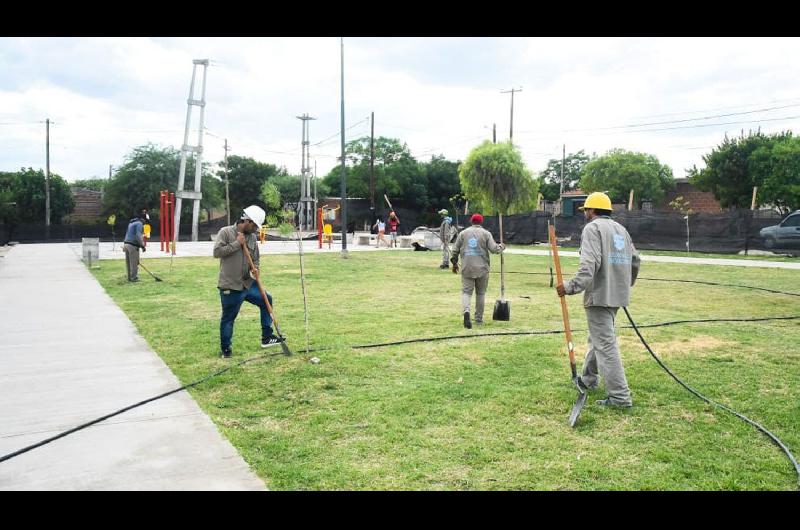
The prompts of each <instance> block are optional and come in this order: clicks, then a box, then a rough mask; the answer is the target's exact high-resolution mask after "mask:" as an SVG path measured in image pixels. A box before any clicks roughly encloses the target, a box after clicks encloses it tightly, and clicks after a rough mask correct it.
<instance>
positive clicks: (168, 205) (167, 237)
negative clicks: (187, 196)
mask: <svg viewBox="0 0 800 530" xmlns="http://www.w3.org/2000/svg"><path fill="white" fill-rule="evenodd" d="M174 210H175V194H174V193H171V192H170V191H168V190H163V191H161V193H160V208H159V218H158V229H159V235H160V236H161V239H160V241H161V251H162V252H172V255H173V256H174V255H175V211H174Z"/></svg>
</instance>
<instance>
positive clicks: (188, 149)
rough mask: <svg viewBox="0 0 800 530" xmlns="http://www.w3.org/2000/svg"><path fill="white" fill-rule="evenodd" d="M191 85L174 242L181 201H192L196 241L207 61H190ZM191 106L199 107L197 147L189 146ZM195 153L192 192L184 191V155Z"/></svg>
mask: <svg viewBox="0 0 800 530" xmlns="http://www.w3.org/2000/svg"><path fill="white" fill-rule="evenodd" d="M192 63H193V64H194V67H193V68H192V83H191V85H189V99H188V100H187V101H186V102H187V104H188V108H187V109H186V130H185V132H184V134H183V145H182V146H181V169H180V173H179V174H178V189H177V190H176V191H175V199H176V203H177V204H176V205H175V240H176V241H177V240H178V236H179V235H180V221H181V202H182V199H187V200H192V201H193V204H192V241H197V221H198V219H199V217H200V199H202V198H203V194H202V193H201V191H200V181H201V175H202V171H203V117H204V114H205V108H206V76H207V73H208V59H195V60H194V61H192ZM198 66H202V67H203V88H202V90H201V92H200V99H194V81H195V78H196V77H197V67H198ZM192 106H197V107H200V123H199V126H198V129H197V145H189V127H190V125H191V119H192ZM188 153H195V157H194V165H195V169H194V190H193V191H189V190H184V189H183V185H184V180H185V177H186V155H187V154H188Z"/></svg>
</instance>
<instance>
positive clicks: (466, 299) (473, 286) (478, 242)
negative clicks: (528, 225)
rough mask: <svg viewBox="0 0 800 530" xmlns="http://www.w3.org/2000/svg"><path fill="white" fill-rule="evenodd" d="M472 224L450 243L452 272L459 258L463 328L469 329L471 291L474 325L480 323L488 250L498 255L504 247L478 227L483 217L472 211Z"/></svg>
mask: <svg viewBox="0 0 800 530" xmlns="http://www.w3.org/2000/svg"><path fill="white" fill-rule="evenodd" d="M470 222H471V223H472V226H470V227H469V228H465V229H464V230H462V231H461V233H459V234H458V237H457V238H456V242H455V244H454V245H453V257H452V258H451V259H450V261H451V262H452V263H453V273H454V274H456V273H458V270H459V268H458V258H459V257H461V258H463V263H464V266H463V268H462V270H461V305H462V307H463V310H464V327H465V328H468V329H471V328H472V321H471V320H470V314H469V307H470V301H471V300H472V291H475V324H477V325H479V326H480V325H482V324H483V306H484V300H485V299H486V288H487V287H488V286H489V252H491V253H493V254H499V253H501V252H503V251H504V250H505V246H504V245H503V244H501V243H496V242H495V240H494V238H493V237H492V234H491V233H490V232H489V231H488V230H486V229H485V228H484V227H482V226H481V224H482V223H483V216H482V215H481V214H479V213H476V214H473V215H472V218H471V219H470Z"/></svg>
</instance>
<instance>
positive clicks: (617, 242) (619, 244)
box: [614, 234, 625, 250]
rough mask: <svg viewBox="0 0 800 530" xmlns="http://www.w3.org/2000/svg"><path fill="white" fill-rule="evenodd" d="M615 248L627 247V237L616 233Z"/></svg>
mask: <svg viewBox="0 0 800 530" xmlns="http://www.w3.org/2000/svg"><path fill="white" fill-rule="evenodd" d="M614 248H615V249H617V250H622V249H623V248H625V237H623V236H621V235H619V234H614Z"/></svg>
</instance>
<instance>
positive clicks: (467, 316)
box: [464, 311, 472, 329]
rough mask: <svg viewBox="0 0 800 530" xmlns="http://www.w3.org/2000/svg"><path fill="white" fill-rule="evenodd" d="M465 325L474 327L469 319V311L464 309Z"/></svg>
mask: <svg viewBox="0 0 800 530" xmlns="http://www.w3.org/2000/svg"><path fill="white" fill-rule="evenodd" d="M464 327H465V328H467V329H472V322H470V320H469V311H464Z"/></svg>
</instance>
